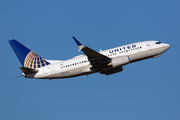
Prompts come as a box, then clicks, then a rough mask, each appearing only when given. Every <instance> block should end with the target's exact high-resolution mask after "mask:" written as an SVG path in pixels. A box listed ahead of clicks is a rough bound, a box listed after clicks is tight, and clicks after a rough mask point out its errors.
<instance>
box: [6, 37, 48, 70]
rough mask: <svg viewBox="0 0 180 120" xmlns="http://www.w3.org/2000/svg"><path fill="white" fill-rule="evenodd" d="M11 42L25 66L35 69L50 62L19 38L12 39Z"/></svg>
mask: <svg viewBox="0 0 180 120" xmlns="http://www.w3.org/2000/svg"><path fill="white" fill-rule="evenodd" d="M9 43H10V45H11V47H12V48H13V50H14V52H15V53H16V56H17V57H18V59H19V61H20V62H21V64H22V66H23V67H27V68H32V69H34V68H40V67H43V66H46V65H49V64H50V63H49V62H47V61H46V60H45V59H43V58H42V57H40V56H39V55H37V54H36V53H34V52H33V51H31V50H30V49H29V48H27V47H26V46H24V45H23V44H21V43H20V42H18V41H17V40H15V39H13V40H10V41H9Z"/></svg>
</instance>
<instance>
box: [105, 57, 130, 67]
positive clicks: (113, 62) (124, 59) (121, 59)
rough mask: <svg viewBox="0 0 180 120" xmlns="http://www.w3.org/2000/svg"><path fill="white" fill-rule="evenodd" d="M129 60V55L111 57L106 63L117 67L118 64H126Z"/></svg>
mask: <svg viewBox="0 0 180 120" xmlns="http://www.w3.org/2000/svg"><path fill="white" fill-rule="evenodd" d="M129 62H130V60H129V56H120V57H114V58H112V60H111V62H110V63H109V64H108V65H109V66H112V67H113V68H115V67H118V66H122V65H126V64H128V63H129Z"/></svg>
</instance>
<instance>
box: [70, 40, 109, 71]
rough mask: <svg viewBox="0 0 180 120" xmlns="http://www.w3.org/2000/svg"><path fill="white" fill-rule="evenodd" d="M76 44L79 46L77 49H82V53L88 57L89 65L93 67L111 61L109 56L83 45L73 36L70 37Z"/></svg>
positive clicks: (101, 65)
mask: <svg viewBox="0 0 180 120" xmlns="http://www.w3.org/2000/svg"><path fill="white" fill-rule="evenodd" d="M72 38H73V39H74V41H75V42H76V44H77V45H78V47H79V51H80V50H82V51H83V52H84V54H85V55H86V56H87V57H88V60H89V61H90V63H91V65H94V67H95V66H96V68H97V67H103V66H107V64H108V63H109V62H110V61H111V58H109V57H107V56H105V55H103V54H101V53H98V52H96V51H95V50H93V49H91V48H89V47H87V46H85V45H83V44H82V43H81V42H80V41H79V40H77V39H76V38H75V37H72Z"/></svg>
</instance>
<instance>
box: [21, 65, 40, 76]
mask: <svg viewBox="0 0 180 120" xmlns="http://www.w3.org/2000/svg"><path fill="white" fill-rule="evenodd" d="M20 69H21V70H22V72H23V73H25V74H33V73H37V72H38V71H39V70H37V69H32V68H27V67H20Z"/></svg>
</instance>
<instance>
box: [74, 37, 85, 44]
mask: <svg viewBox="0 0 180 120" xmlns="http://www.w3.org/2000/svg"><path fill="white" fill-rule="evenodd" d="M72 38H73V39H74V41H75V42H76V44H77V45H78V46H81V45H83V44H82V43H81V42H80V41H79V40H78V39H77V38H75V37H74V36H72Z"/></svg>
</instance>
